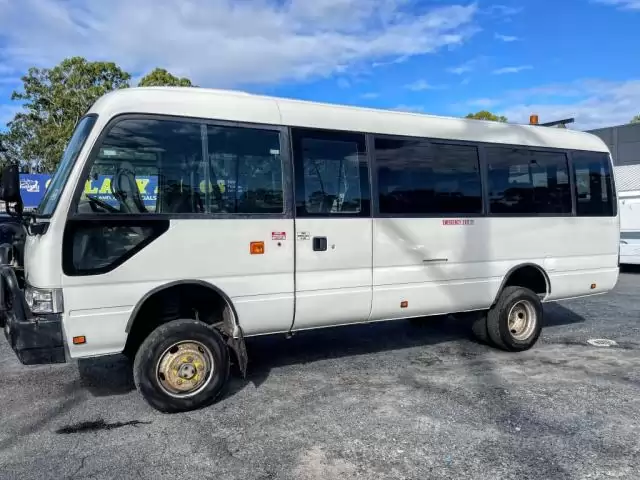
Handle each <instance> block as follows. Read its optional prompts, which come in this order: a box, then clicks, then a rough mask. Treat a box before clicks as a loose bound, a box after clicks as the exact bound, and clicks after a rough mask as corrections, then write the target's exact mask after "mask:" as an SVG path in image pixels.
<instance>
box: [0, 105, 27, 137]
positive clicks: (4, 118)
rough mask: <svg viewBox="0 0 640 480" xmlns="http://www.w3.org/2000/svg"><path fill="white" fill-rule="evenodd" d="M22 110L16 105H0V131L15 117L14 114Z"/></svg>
mask: <svg viewBox="0 0 640 480" xmlns="http://www.w3.org/2000/svg"><path fill="white" fill-rule="evenodd" d="M21 110H22V106H21V105H16V104H5V105H0V131H2V130H4V129H5V128H6V126H7V123H9V122H10V121H11V120H13V117H15V116H16V113H18V112H19V111H21Z"/></svg>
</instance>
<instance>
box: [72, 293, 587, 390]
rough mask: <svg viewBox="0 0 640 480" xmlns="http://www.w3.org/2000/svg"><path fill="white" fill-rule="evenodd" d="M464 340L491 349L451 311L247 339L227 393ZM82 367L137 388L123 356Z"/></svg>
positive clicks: (467, 345)
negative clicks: (335, 363) (298, 368)
mask: <svg viewBox="0 0 640 480" xmlns="http://www.w3.org/2000/svg"><path fill="white" fill-rule="evenodd" d="M583 321H584V318H583V317H581V316H580V315H578V314H576V313H575V312H573V311H571V310H569V309H567V308H565V307H563V306H562V305H559V304H549V305H546V306H545V326H560V325H567V324H574V323H580V322H583ZM459 340H467V342H464V343H463V344H462V345H461V346H459V348H458V350H460V352H461V353H462V354H465V352H466V353H469V354H471V353H474V352H476V351H477V350H478V349H485V348H489V347H486V346H484V345H480V344H478V343H477V342H476V341H475V339H474V338H473V337H472V335H471V320H468V319H454V318H452V317H448V316H436V317H425V318H420V319H412V320H401V321H391V322H379V323H369V324H361V325H351V326H344V327H335V328H325V329H319V330H311V331H306V332H300V333H297V334H295V335H294V336H293V337H292V338H290V339H287V338H285V337H284V336H281V335H278V336H275V335H272V336H265V337H255V338H248V339H247V350H248V354H249V360H250V363H249V372H248V374H247V378H245V379H242V378H241V377H240V375H239V374H238V372H235V375H234V377H233V379H232V381H231V385H230V388H229V392H228V395H233V394H234V393H237V392H238V391H240V390H242V389H243V388H244V387H245V386H246V385H247V384H248V383H252V384H254V385H255V386H256V387H259V386H260V385H261V384H262V383H263V382H264V381H265V380H266V379H267V378H268V376H269V373H270V371H271V369H273V368H278V367H284V366H288V365H300V364H307V363H312V362H315V361H319V360H326V359H339V358H343V357H353V356H357V355H367V354H375V353H382V352H386V351H393V350H401V349H406V348H414V347H420V346H422V347H427V346H432V345H437V344H441V343H446V342H451V341H459ZM78 370H79V373H80V385H81V387H82V388H85V389H87V390H88V391H89V392H90V393H91V394H92V395H94V396H112V395H122V394H126V393H129V392H131V391H132V390H134V389H135V385H134V383H133V374H132V371H131V364H130V362H129V361H128V360H127V359H126V358H125V357H124V356H112V357H104V358H98V359H81V360H79V361H78Z"/></svg>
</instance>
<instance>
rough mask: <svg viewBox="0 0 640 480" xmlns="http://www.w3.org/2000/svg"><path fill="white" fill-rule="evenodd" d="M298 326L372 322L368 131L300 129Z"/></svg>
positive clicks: (295, 134) (296, 145)
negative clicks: (366, 139)
mask: <svg viewBox="0 0 640 480" xmlns="http://www.w3.org/2000/svg"><path fill="white" fill-rule="evenodd" d="M292 142H293V159H294V169H295V176H296V182H295V197H296V206H297V208H296V221H295V225H296V280H295V284H296V307H295V323H294V325H293V328H294V329H295V330H301V329H309V328H316V327H321V326H327V325H340V324H346V323H357V322H364V321H367V320H369V315H370V312H371V298H372V292H371V286H372V272H371V267H372V220H371V211H370V199H369V169H368V159H367V154H366V148H365V136H364V135H363V134H350V133H342V132H330V131H322V132H319V131H314V130H304V129H293V130H292Z"/></svg>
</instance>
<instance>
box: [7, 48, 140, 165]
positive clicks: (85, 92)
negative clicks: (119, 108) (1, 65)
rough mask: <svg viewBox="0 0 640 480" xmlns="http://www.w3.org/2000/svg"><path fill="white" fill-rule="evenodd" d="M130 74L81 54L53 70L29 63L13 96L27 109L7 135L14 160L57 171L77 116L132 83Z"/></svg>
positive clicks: (10, 155) (112, 64)
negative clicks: (20, 84)
mask: <svg viewBox="0 0 640 480" xmlns="http://www.w3.org/2000/svg"><path fill="white" fill-rule="evenodd" d="M130 78H131V75H129V74H128V73H126V72H124V71H123V70H121V69H120V68H119V67H118V66H117V65H116V64H115V63H112V62H88V61H87V60H86V59H84V58H81V57H72V58H68V59H65V60H63V61H62V62H61V63H60V64H59V65H57V66H55V67H53V68H51V69H49V68H30V69H29V71H28V72H27V74H26V75H25V76H23V77H22V83H23V86H22V91H15V92H13V94H12V95H11V99H12V100H18V101H20V102H22V104H23V108H24V113H18V114H17V115H16V117H15V118H14V119H13V120H12V121H11V122H9V124H8V127H9V130H8V132H7V133H6V134H5V135H4V136H3V145H4V148H5V150H7V151H9V152H11V153H10V154H9V157H10V159H11V160H14V161H15V160H19V161H20V163H21V164H35V165H38V167H39V169H40V170H42V171H53V170H55V168H56V167H57V165H58V162H59V160H60V157H61V156H62V152H63V151H64V148H65V146H66V143H67V141H68V140H69V138H70V137H71V134H72V133H73V129H74V128H75V125H76V123H77V122H78V120H80V118H81V117H82V116H83V115H84V114H85V113H86V112H87V110H88V109H89V108H90V107H91V105H92V104H93V102H95V101H96V100H97V99H98V98H99V97H101V96H102V95H104V94H105V93H107V92H110V91H111V90H116V89H118V88H126V87H128V86H129V79H130ZM16 157H17V158H16Z"/></svg>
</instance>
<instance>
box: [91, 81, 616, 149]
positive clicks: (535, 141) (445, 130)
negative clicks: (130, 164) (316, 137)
mask: <svg viewBox="0 0 640 480" xmlns="http://www.w3.org/2000/svg"><path fill="white" fill-rule="evenodd" d="M89 113H97V114H99V115H101V116H102V115H106V116H107V117H108V118H111V117H113V116H116V115H120V114H125V113H141V114H157V115H176V116H186V117H193V118H205V119H215V120H225V121H232V122H247V123H255V124H267V125H285V126H290V127H306V128H319V129H328V130H341V131H353V132H363V133H377V134H384V135H398V136H413V137H426V138H440V139H446V140H461V141H472V142H488V143H502V144H509V145H526V146H531V147H549V148H560V149H569V150H589V151H597V152H607V153H609V150H608V148H607V146H606V144H605V143H604V142H603V141H602V140H601V139H600V138H599V137H597V136H596V135H593V134H590V133H587V132H581V131H576V130H567V129H560V128H552V127H541V126H533V125H518V124H508V123H500V122H491V121H483V120H471V119H464V118H453V117H441V116H434V115H424V114H417V113H408V112H399V111H393V110H381V109H373V108H363V107H351V106H344V105H333V104H326V103H316V102H309V101H301V100H292V99H285V98H276V97H267V96H261V95H254V94H250V93H245V92H238V91H233V90H214V89H208V88H200V87H142V88H127V89H122V90H116V91H114V92H111V93H108V94H107V95H105V96H103V97H102V98H100V99H99V100H98V101H97V102H96V103H95V104H94V105H93V106H92V108H91V109H90V111H89Z"/></svg>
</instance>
